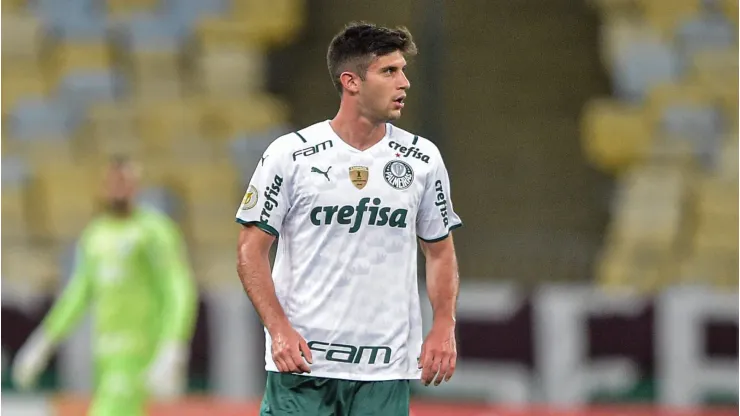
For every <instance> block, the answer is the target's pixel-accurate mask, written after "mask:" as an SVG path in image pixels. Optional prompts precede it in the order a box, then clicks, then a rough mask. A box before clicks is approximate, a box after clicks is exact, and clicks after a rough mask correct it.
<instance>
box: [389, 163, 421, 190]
mask: <svg viewBox="0 0 740 416" xmlns="http://www.w3.org/2000/svg"><path fill="white" fill-rule="evenodd" d="M383 178H385V181H386V182H388V185H390V186H392V187H394V188H396V189H399V190H402V189H406V188H408V187H409V186H411V184H412V183H413V182H414V170H413V169H411V165H409V164H408V163H406V162H403V161H400V160H391V161H390V162H388V163H386V164H385V167H384V168H383Z"/></svg>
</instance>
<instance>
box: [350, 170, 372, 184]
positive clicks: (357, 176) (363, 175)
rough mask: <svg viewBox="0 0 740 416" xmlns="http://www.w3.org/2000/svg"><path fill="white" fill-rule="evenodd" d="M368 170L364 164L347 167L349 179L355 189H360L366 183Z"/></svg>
mask: <svg viewBox="0 0 740 416" xmlns="http://www.w3.org/2000/svg"><path fill="white" fill-rule="evenodd" d="M369 173H370V170H369V169H368V168H367V167H366V166H352V167H351V168H349V180H350V181H352V185H354V186H355V188H357V189H362V188H364V187H365V185H367V178H368V176H369Z"/></svg>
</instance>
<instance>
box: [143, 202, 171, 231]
mask: <svg viewBox="0 0 740 416" xmlns="http://www.w3.org/2000/svg"><path fill="white" fill-rule="evenodd" d="M136 211H137V213H136V215H137V217H138V219H139V220H140V221H141V223H142V224H143V225H144V227H145V228H147V229H148V230H150V231H152V232H160V233H178V232H179V231H178V230H179V227H178V225H177V222H175V220H174V219H172V217H170V216H169V215H167V213H166V212H164V211H162V210H159V209H156V208H153V207H150V206H146V205H142V206H139V207H137V208H136Z"/></svg>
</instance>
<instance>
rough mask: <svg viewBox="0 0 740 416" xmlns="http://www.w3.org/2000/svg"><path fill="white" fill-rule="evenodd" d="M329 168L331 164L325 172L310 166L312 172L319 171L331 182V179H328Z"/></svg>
mask: <svg viewBox="0 0 740 416" xmlns="http://www.w3.org/2000/svg"><path fill="white" fill-rule="evenodd" d="M329 170H331V166H329V169H327V170H326V172H322V171H321V169H319V168H315V167H311V172H312V173H320V174H322V175H324V177H325V178H326V180H327V181H328V182H331V179H329Z"/></svg>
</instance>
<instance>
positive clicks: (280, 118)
mask: <svg viewBox="0 0 740 416" xmlns="http://www.w3.org/2000/svg"><path fill="white" fill-rule="evenodd" d="M203 108H204V110H203V111H204V112H203V120H202V126H203V130H202V131H203V135H204V137H206V138H209V139H211V138H214V139H222V140H225V139H230V138H232V137H234V135H235V134H236V133H238V132H247V133H251V132H259V131H261V130H265V129H267V128H269V127H272V126H275V125H277V124H281V123H284V122H285V121H287V111H286V106H285V104H284V103H283V102H282V101H281V100H279V99H278V98H277V97H274V96H271V95H268V94H258V95H252V96H248V97H245V98H242V99H221V100H218V99H214V100H207V101H206V102H205V103H204V106H203Z"/></svg>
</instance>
